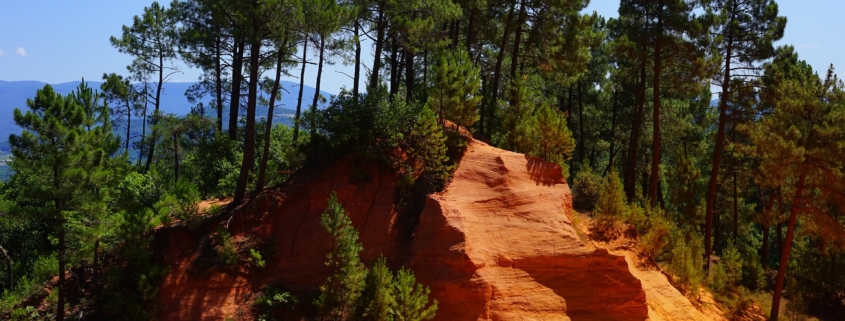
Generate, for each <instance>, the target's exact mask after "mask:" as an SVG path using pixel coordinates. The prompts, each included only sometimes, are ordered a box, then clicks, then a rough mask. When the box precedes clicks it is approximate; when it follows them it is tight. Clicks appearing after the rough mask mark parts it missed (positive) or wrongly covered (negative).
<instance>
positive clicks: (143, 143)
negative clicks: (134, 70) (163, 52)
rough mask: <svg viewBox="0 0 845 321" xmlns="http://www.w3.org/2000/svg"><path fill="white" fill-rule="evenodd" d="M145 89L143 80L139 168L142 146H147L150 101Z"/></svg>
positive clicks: (145, 83)
mask: <svg viewBox="0 0 845 321" xmlns="http://www.w3.org/2000/svg"><path fill="white" fill-rule="evenodd" d="M147 89H149V87H148V86H147V81H146V80H144V117H143V120H141V122H142V124H141V148H142V149H141V150H140V151H139V153H138V163H137V165H138V166H141V159H143V158H144V152H143V148H144V146H147V145H146V141H147V109H148V107H149V104H150V100H149V99H147Z"/></svg>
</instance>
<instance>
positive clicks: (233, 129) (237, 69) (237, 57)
mask: <svg viewBox="0 0 845 321" xmlns="http://www.w3.org/2000/svg"><path fill="white" fill-rule="evenodd" d="M245 48H246V42H245V41H243V40H236V41H235V49H234V50H235V52H234V55H233V56H232V95H231V102H230V103H229V138H231V139H232V140H237V139H238V113H239V111H240V108H241V83H242V82H243V78H244V77H243V64H244V49H245Z"/></svg>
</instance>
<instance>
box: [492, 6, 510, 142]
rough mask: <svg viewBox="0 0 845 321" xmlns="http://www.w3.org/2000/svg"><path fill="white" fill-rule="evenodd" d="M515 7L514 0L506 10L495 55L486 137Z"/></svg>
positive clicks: (496, 99) (500, 79) (494, 106)
mask: <svg viewBox="0 0 845 321" xmlns="http://www.w3.org/2000/svg"><path fill="white" fill-rule="evenodd" d="M515 9H516V1H514V3H513V5H511V10H510V12H508V19H507V20H506V21H505V30H504V33H502V43H501V44H500V45H499V54H498V55H497V56H496V71H495V74H494V75H493V92H492V98H491V99H490V108H489V109H490V110H489V111H488V112H489V115H488V116H490V117H488V120H487V122H488V126H487V137H490V136H491V134H492V130H493V126H492V123H493V111H494V110H495V108H496V104H497V103H498V99H499V83H501V81H502V62H503V61H504V59H505V49H506V46H507V45H508V36H509V35H510V27H511V19H513V11H514V10H515Z"/></svg>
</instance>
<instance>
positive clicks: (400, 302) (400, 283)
mask: <svg viewBox="0 0 845 321" xmlns="http://www.w3.org/2000/svg"><path fill="white" fill-rule="evenodd" d="M393 290H394V296H395V300H396V306H395V307H393V308H392V312H393V313H392V314H393V315H392V316H393V320H395V321H422V320H431V319H433V318H434V315H435V313H436V312H437V300H436V299H435V300H434V301H432V302H429V299H428V294H429V289H428V287H426V286H424V285H421V284H418V283H417V281H416V278H415V277H414V273H413V272H411V270H407V269H404V268H403V269H400V270H399V273H397V274H396V279H395V280H394V281H393Z"/></svg>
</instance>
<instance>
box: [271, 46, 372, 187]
mask: <svg viewBox="0 0 845 321" xmlns="http://www.w3.org/2000/svg"><path fill="white" fill-rule="evenodd" d="M287 43H288V41H287V36H286V37H285V39H284V40H283V41H282V46H280V47H279V53H278V57H276V78H275V80H274V81H273V89H272V91H271V92H270V105H269V106H267V127H265V128H264V149H263V150H262V152H261V164H259V165H258V181H257V182H256V183H255V190H257V191H261V190H263V189H264V177H265V174H266V172H267V160H268V159H270V134H271V132H272V131H273V109H274V108H275V104H276V95H277V93H278V92H279V81H280V80H281V78H282V62H283V60H284V58H285V49H286V48H287ZM356 101H357V100H356Z"/></svg>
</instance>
